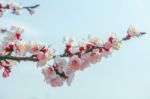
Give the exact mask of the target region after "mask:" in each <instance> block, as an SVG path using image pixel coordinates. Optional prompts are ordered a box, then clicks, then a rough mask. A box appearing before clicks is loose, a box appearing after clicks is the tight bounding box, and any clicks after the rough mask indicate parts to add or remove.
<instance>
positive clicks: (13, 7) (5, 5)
mask: <svg viewBox="0 0 150 99" xmlns="http://www.w3.org/2000/svg"><path fill="white" fill-rule="evenodd" d="M38 6H39V5H36V6H31V7H24V6H22V5H20V4H18V3H16V2H1V1H0V16H3V15H4V12H6V11H7V10H9V11H11V12H12V13H13V14H15V15H20V12H21V10H22V9H26V10H27V11H29V14H31V15H32V14H34V13H35V11H34V9H35V8H36V7H38Z"/></svg>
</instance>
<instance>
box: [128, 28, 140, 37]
mask: <svg viewBox="0 0 150 99" xmlns="http://www.w3.org/2000/svg"><path fill="white" fill-rule="evenodd" d="M127 33H128V36H129V37H130V36H131V37H134V36H139V35H140V32H138V30H137V29H136V27H135V26H129V28H128V30H127Z"/></svg>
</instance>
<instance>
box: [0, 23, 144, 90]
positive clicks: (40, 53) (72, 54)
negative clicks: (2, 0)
mask: <svg viewBox="0 0 150 99" xmlns="http://www.w3.org/2000/svg"><path fill="white" fill-rule="evenodd" d="M23 32H24V30H23V29H22V28H21V27H18V26H12V27H11V28H10V29H6V28H0V33H2V35H4V36H3V38H2V42H1V44H0V47H1V50H0V70H3V73H2V76H3V77H4V78H7V77H8V76H9V75H10V72H11V71H12V69H13V68H14V67H15V66H16V64H17V63H18V62H20V61H33V62H36V63H37V67H38V68H40V69H41V71H42V74H43V75H44V78H45V80H44V81H45V82H46V83H48V84H50V85H51V86H53V87H59V86H62V85H64V83H66V84H67V85H69V86H70V85H71V83H72V81H73V79H74V76H75V73H76V72H77V71H83V70H85V69H86V68H87V67H89V66H90V65H91V64H95V63H97V62H100V61H101V60H102V59H103V58H104V57H105V58H107V57H108V56H111V54H112V52H113V51H114V50H118V49H119V48H120V47H121V43H122V42H123V41H127V40H129V39H131V38H132V37H138V36H141V35H143V34H145V32H138V31H137V30H136V28H135V27H133V26H130V27H129V28H128V30H127V36H125V37H124V38H122V39H119V38H118V37H117V36H116V34H111V35H110V36H109V37H108V40H106V41H105V42H104V41H102V40H101V39H99V37H97V36H95V35H90V36H88V38H87V39H86V40H85V39H84V40H83V41H80V42H76V41H75V39H74V38H73V37H65V38H64V40H63V41H64V44H65V49H64V53H62V54H59V55H56V54H55V53H56V50H55V49H54V48H52V46H50V45H48V44H47V43H43V42H39V41H30V42H24V41H22V36H23V35H22V33H23Z"/></svg>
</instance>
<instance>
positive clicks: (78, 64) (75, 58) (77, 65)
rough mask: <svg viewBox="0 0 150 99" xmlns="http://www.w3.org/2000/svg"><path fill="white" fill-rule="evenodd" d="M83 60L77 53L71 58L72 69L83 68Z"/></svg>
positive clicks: (70, 65)
mask: <svg viewBox="0 0 150 99" xmlns="http://www.w3.org/2000/svg"><path fill="white" fill-rule="evenodd" d="M82 62H83V61H82V60H81V59H80V58H79V57H78V56H76V55H75V56H73V57H71V58H70V59H69V63H68V66H69V67H70V68H71V69H72V70H78V69H80V68H81V65H82Z"/></svg>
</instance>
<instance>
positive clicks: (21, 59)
mask: <svg viewBox="0 0 150 99" xmlns="http://www.w3.org/2000/svg"><path fill="white" fill-rule="evenodd" d="M144 34H146V33H145V32H141V33H140V36H141V35H144ZM129 39H130V38H128V37H124V38H122V40H121V41H127V40H129ZM99 48H103V49H104V47H103V46H95V47H93V48H89V49H86V50H85V52H84V53H89V52H92V51H93V50H94V49H99ZM80 54H82V52H75V53H72V54H69V55H68V54H66V53H64V54H60V55H55V56H53V59H54V58H55V57H57V56H59V57H72V56H73V55H80ZM7 59H8V60H14V61H33V62H37V61H38V59H36V58H35V55H32V56H29V57H18V56H11V55H2V56H0V61H2V60H7Z"/></svg>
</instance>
